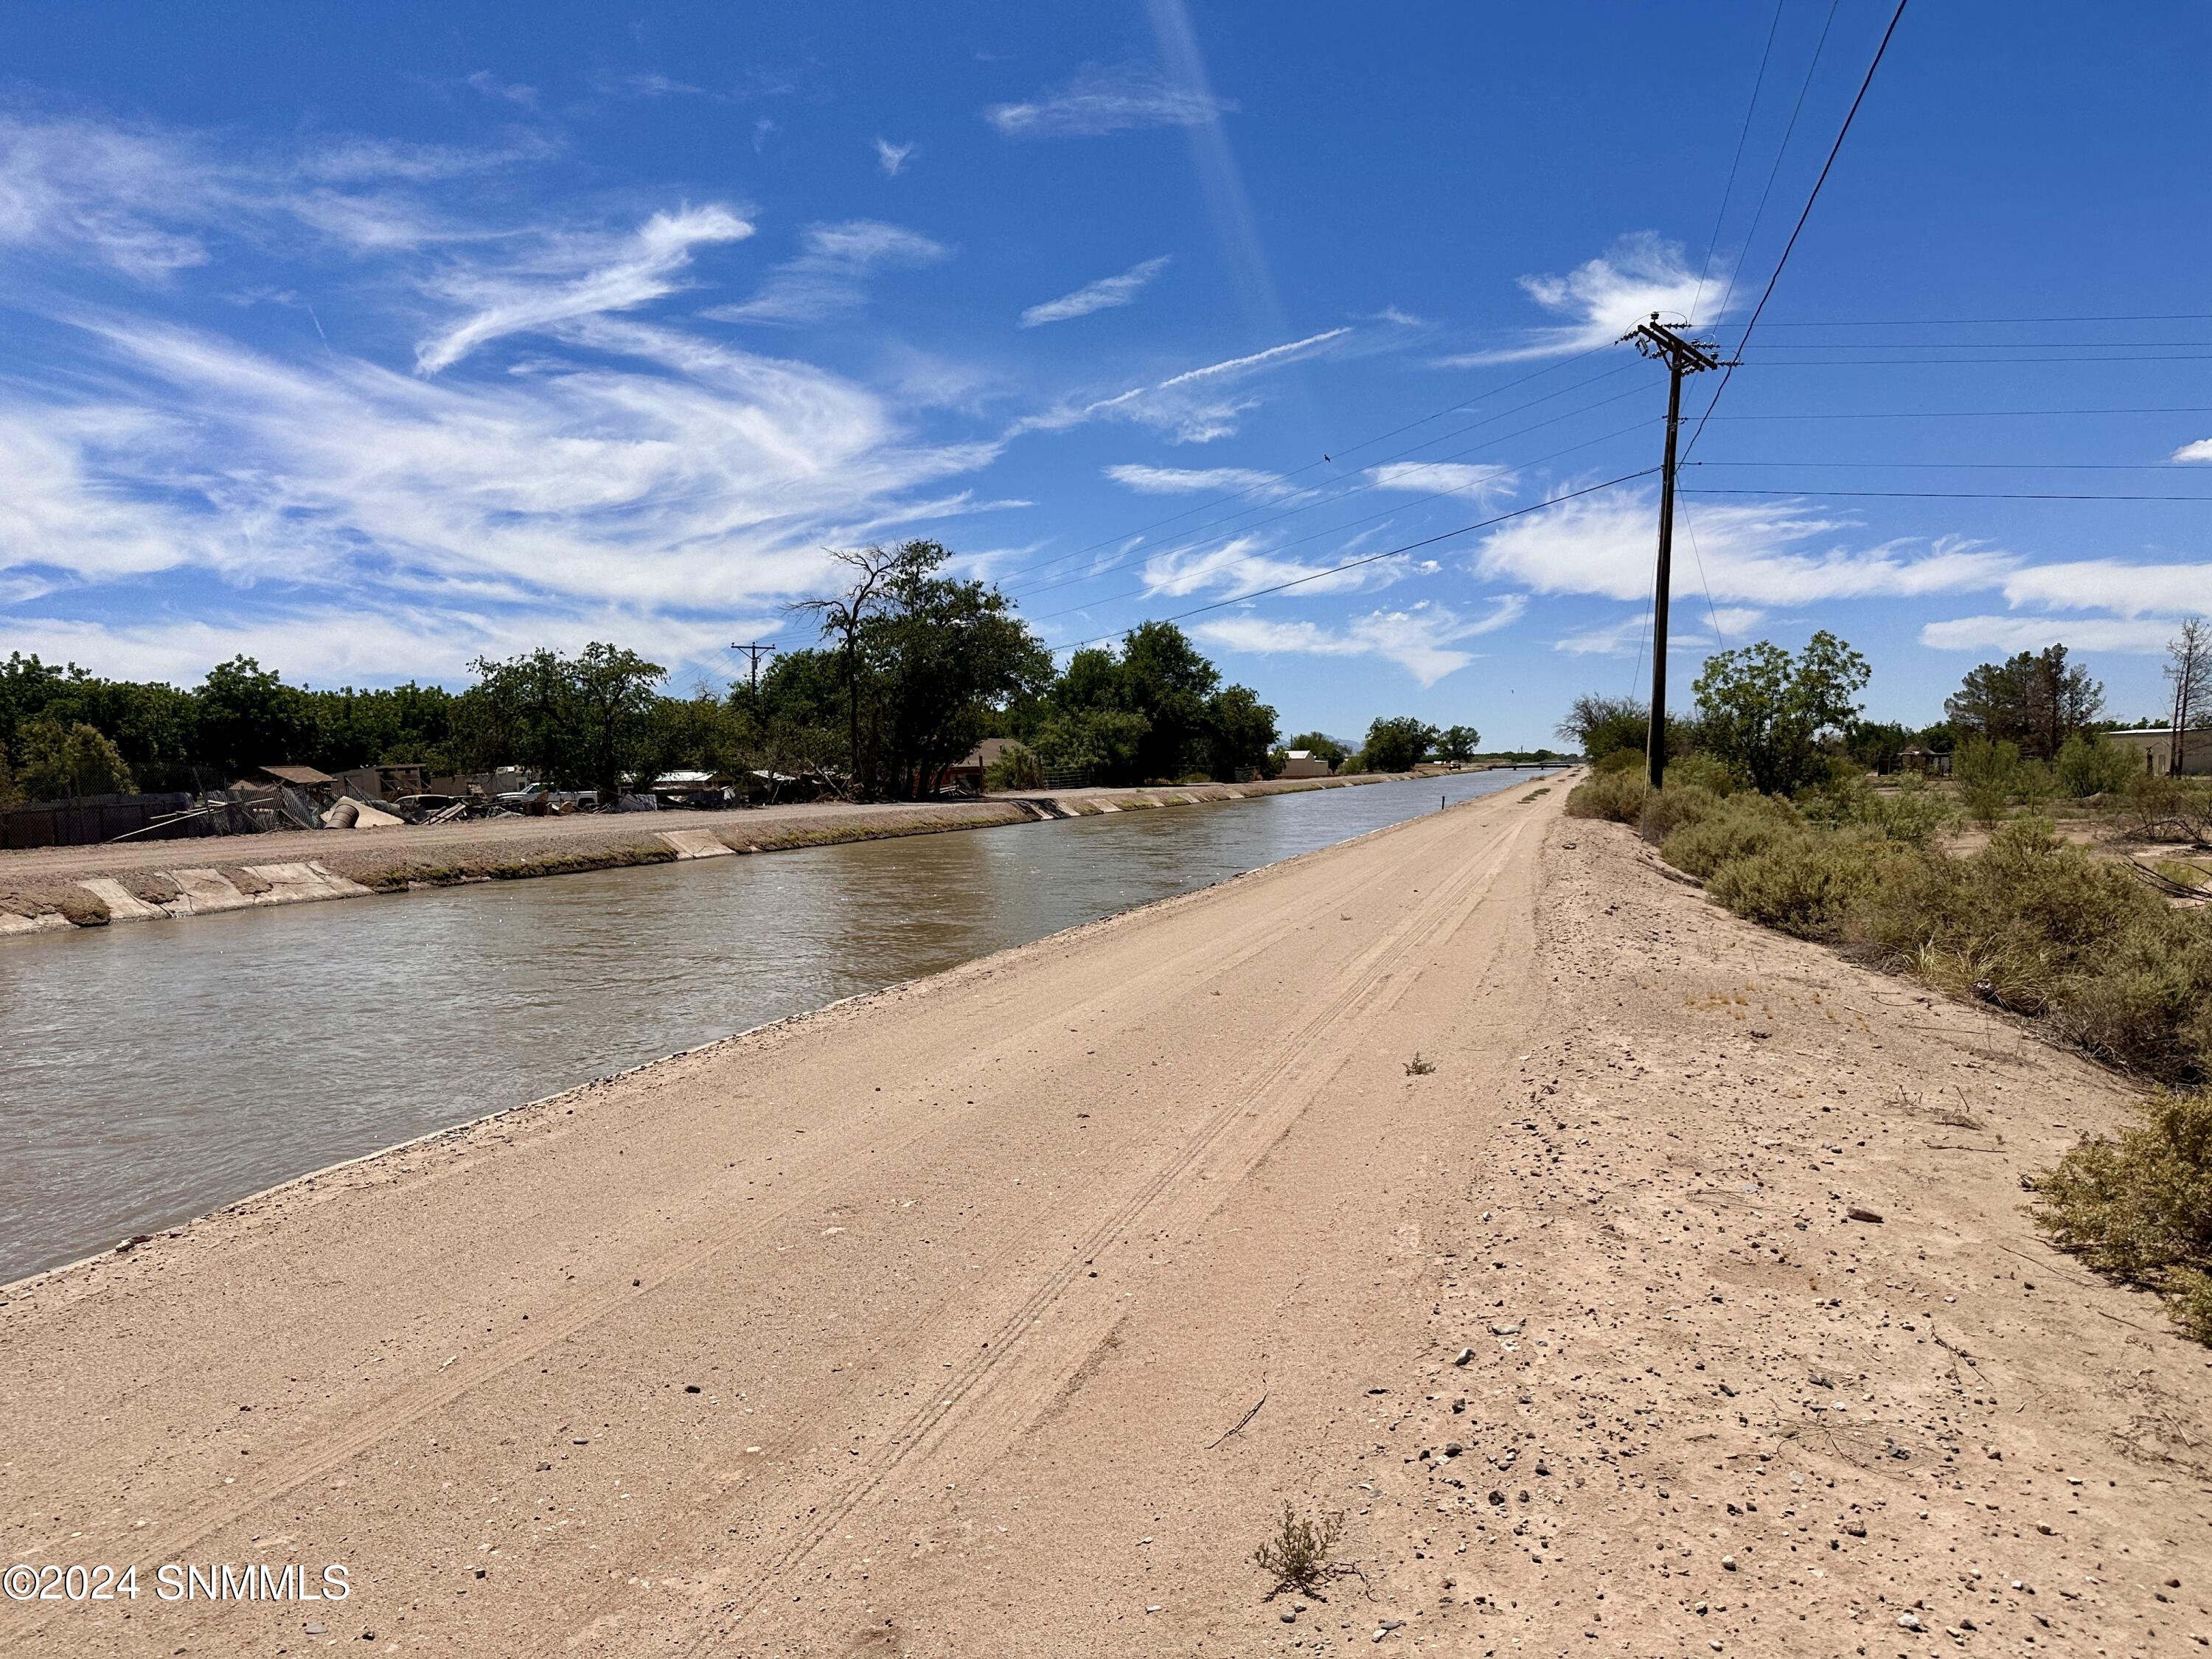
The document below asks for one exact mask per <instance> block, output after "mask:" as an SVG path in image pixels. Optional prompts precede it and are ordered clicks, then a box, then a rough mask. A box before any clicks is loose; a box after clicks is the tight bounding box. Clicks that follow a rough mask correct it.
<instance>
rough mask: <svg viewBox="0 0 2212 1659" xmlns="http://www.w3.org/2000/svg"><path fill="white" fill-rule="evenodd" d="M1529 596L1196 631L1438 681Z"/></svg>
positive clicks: (1225, 621)
mask: <svg viewBox="0 0 2212 1659" xmlns="http://www.w3.org/2000/svg"><path fill="white" fill-rule="evenodd" d="M1527 609H1528V599H1527V596H1525V595H1523V594H1520V593H1507V594H1504V595H1501V596H1500V597H1499V598H1498V599H1496V600H1495V601H1494V602H1493V603H1492V608H1491V610H1490V611H1489V612H1488V614H1487V615H1485V616H1481V617H1464V616H1462V615H1461V614H1460V613H1459V612H1458V611H1454V610H1452V609H1451V608H1450V607H1449V606H1448V605H1439V604H1437V603H1435V602H1434V601H1431V600H1426V599H1424V600H1422V601H1420V602H1419V604H1416V605H1408V606H1407V607H1406V608H1405V609H1403V610H1400V611H1370V612H1369V613H1368V614H1367V615H1366V616H1364V617H1354V618H1353V619H1352V621H1350V622H1348V623H1345V624H1344V625H1343V626H1342V627H1340V628H1328V627H1324V626H1322V624H1320V623H1311V622H1300V621H1286V620H1282V619H1279V618H1273V617H1259V616H1251V615H1245V616H1231V617H1220V618H1218V619H1217V620H1215V621H1212V622H1206V623H1199V624H1198V625H1197V626H1196V627H1195V628H1194V629H1193V630H1192V631H1193V632H1194V633H1195V634H1197V635H1199V636H1200V638H1201V639H1204V640H1206V641H1210V642H1211V643H1212V644H1215V645H1218V646H1220V647H1224V648H1225V649H1226V650H1231V651H1246V652H1250V653H1254V654H1255V655H1279V654H1287V655H1301V656H1314V657H1375V658H1378V659H1382V660H1383V661H1385V662H1390V663H1395V664H1396V665H1398V666H1399V667H1401V668H1402V669H1404V670H1405V671H1406V672H1407V673H1408V674H1410V675H1411V676H1413V678H1414V679H1415V680H1417V681H1419V683H1420V684H1422V685H1424V686H1429V685H1434V684H1436V683H1437V681H1438V680H1441V679H1443V678H1444V677H1445V676H1446V675H1448V674H1455V673H1457V672H1458V671H1460V670H1461V669H1462V668H1464V667H1466V666H1467V665H1468V664H1469V663H1471V662H1473V661H1474V660H1475V653H1474V652H1472V651H1467V650H1463V649H1462V648H1461V647H1462V644H1463V642H1464V641H1468V640H1472V639H1475V638H1478V637H1480V635H1485V634H1490V633H1495V632H1496V631H1497V630H1498V629H1502V628H1510V626H1512V624H1513V623H1516V622H1518V621H1519V620H1520V618H1521V616H1522V612H1523V611H1526V610H1527Z"/></svg>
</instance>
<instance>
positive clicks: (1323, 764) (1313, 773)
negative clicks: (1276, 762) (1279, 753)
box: [1277, 749, 1328, 778]
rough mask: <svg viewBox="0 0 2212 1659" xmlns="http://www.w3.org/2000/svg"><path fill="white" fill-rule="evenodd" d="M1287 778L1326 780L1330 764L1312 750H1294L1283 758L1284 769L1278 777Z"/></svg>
mask: <svg viewBox="0 0 2212 1659" xmlns="http://www.w3.org/2000/svg"><path fill="white" fill-rule="evenodd" d="M1277 776H1279V777H1285V778H1325V777H1327V776H1328V762H1327V761H1325V760H1323V759H1322V757H1320V756H1319V755H1316V754H1315V753H1314V751H1313V750H1310V749H1293V750H1291V752H1290V753H1289V754H1287V755H1285V756H1284V757H1283V769H1282V770H1281V771H1280V772H1279V773H1278V774H1277Z"/></svg>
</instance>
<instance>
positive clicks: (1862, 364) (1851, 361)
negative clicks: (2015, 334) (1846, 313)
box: [1735, 341, 2212, 368]
mask: <svg viewBox="0 0 2212 1659" xmlns="http://www.w3.org/2000/svg"><path fill="white" fill-rule="evenodd" d="M2199 343H2203V342H2197V341H2191V344H2199ZM1953 349H1955V348H1953ZM1993 349H2001V348H1993ZM2208 359H2212V351H2162V352H2160V351H2139V352H2132V353H2130V354H2129V355H2128V356H2124V357H2123V356H2103V357H2082V356H2066V357H2060V356H2033V357H2021V356H2015V357H1775V358H1762V359H1760V360H1759V361H1757V362H1748V363H1745V362H1739V363H1737V364H1735V367H1736V368H1823V367H1825V368H1908V367H1911V366H1912V365H1915V364H1921V363H1949V364H1952V365H1953V366H1954V367H1958V368H1972V367H1974V366H1976V365H1978V364H1981V363H2201V362H2206V361H2207V360H2208Z"/></svg>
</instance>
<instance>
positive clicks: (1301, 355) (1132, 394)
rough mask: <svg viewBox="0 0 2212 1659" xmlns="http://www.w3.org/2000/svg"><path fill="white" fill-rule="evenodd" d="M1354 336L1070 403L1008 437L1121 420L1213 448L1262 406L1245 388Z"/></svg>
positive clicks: (1341, 332) (1343, 332)
mask: <svg viewBox="0 0 2212 1659" xmlns="http://www.w3.org/2000/svg"><path fill="white" fill-rule="evenodd" d="M1351 333H1352V330H1351V329H1349V328H1331V329H1324V330H1323V331H1322V332H1320V333H1319V334H1309V335H1308V336H1306V337H1305V338H1304V339H1302V340H1290V341H1286V342H1285V343H1283V344H1281V345H1275V346H1269V347H1267V349H1265V350H1261V351H1253V352H1248V353H1246V354H1245V355H1244V356H1241V357H1229V358H1225V359H1224V360H1223V361H1221V362H1218V363H1207V364H1206V365H1205V366H1204V367H1203V368H1192V369H1186V370H1184V371H1183V372H1182V374H1171V375H1170V376H1169V377H1168V378H1167V379H1165V380H1160V381H1158V382H1155V383H1154V384H1152V385H1151V386H1133V387H1131V388H1130V389H1129V390H1128V391H1127V392H1116V393H1115V395H1114V396H1112V397H1110V398H1097V399H1095V400H1093V401H1092V402H1090V403H1085V404H1073V403H1071V404H1062V405H1060V407H1059V408H1057V409H1052V410H1046V411H1044V412H1043V413H1042V414H1036V415H1029V416H1024V417H1023V418H1022V419H1020V420H1018V421H1017V422H1014V424H1013V426H1012V428H1011V429H1010V430H1009V432H1008V433H1007V435H1008V436H1009V437H1013V436H1017V435H1019V434H1022V433H1024V432H1061V431H1065V430H1066V429H1067V428H1070V427H1076V426H1081V425H1083V424H1084V423H1085V422H1090V421H1095V420H1116V421H1134V422H1138V423H1139V425H1143V426H1147V427H1150V428H1152V429H1153V430H1155V431H1157V432H1158V433H1160V434H1162V435H1164V436H1165V437H1166V438H1167V439H1168V440H1169V441H1170V442H1173V443H1210V442H1212V441H1213V440H1214V439H1216V438H1225V437H1228V436H1230V435H1231V434H1233V433H1234V432H1235V431H1236V430H1237V417H1238V416H1241V415H1243V413H1244V412H1245V411H1246V410H1250V409H1252V408H1254V407H1255V405H1256V404H1258V402H1259V398H1258V397H1257V396H1256V395H1255V394H1254V393H1252V392H1247V391H1244V390H1243V389H1242V388H1243V386H1244V385H1245V384H1246V383H1247V382H1248V381H1249V380H1251V379H1252V378H1253V377H1255V375H1258V374H1262V373H1265V372H1267V371H1268V370H1270V369H1273V368H1281V367H1284V366H1285V365H1287V364H1290V363H1292V362H1299V361H1302V360H1304V359H1305V358H1308V357H1310V356H1315V355H1316V353H1319V352H1321V351H1323V350H1325V349H1328V347H1329V346H1331V345H1333V344H1334V343H1336V342H1337V341H1339V340H1341V339H1343V338H1344V337H1346V336H1347V335H1349V334H1351Z"/></svg>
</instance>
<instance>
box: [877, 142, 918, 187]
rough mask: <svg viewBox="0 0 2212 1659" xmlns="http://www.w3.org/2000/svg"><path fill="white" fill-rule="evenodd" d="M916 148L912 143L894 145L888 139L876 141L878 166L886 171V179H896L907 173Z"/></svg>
mask: <svg viewBox="0 0 2212 1659" xmlns="http://www.w3.org/2000/svg"><path fill="white" fill-rule="evenodd" d="M914 152H915V145H913V144H911V143H906V144H894V143H891V142H890V139H888V138H878V139H877V140H876V165H877V166H878V167H881V168H882V169H883V170H884V178H886V179H896V178H897V177H898V176H899V174H900V173H903V172H905V171H906V164H907V163H908V161H910V160H912V159H913V156H914Z"/></svg>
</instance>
